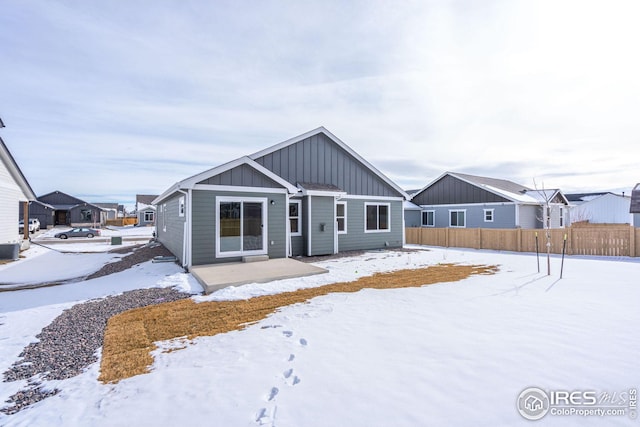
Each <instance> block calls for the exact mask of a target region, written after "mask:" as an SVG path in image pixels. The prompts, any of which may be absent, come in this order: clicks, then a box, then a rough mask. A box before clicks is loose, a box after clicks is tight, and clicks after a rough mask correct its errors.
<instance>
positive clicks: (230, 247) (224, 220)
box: [216, 197, 267, 257]
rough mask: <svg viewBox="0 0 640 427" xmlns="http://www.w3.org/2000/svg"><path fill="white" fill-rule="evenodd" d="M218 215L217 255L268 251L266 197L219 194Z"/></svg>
mask: <svg viewBox="0 0 640 427" xmlns="http://www.w3.org/2000/svg"><path fill="white" fill-rule="evenodd" d="M216 217H217V221H216V222H217V226H216V256H218V257H231V256H243V255H264V254H266V253H267V246H266V244H265V241H266V231H267V228H266V219H267V199H266V198H265V199H263V198H256V197H247V198H240V197H227V198H222V197H219V198H218V201H217V204H216Z"/></svg>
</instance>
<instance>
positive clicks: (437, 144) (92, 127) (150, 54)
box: [0, 0, 640, 194]
mask: <svg viewBox="0 0 640 427" xmlns="http://www.w3.org/2000/svg"><path fill="white" fill-rule="evenodd" d="M639 8H640V6H638V5H637V3H636V2H633V1H612V2H609V3H607V4H606V5H604V4H603V3H601V2H595V1H593V2H592V1H565V0H563V1H553V2H552V1H538V2H526V1H492V2H466V1H436V0H433V1H427V2H423V1H415V2H402V3H391V2H382V1H378V2H365V1H356V2H350V3H348V4H347V3H344V2H337V1H335V2H333V1H326V2H294V1H291V2H276V1H266V2H232V1H228V2H222V1H220V2H219V1H216V2H196V1H194V2H190V1H186V2H181V3H180V4H175V3H170V2H163V1H158V2H154V7H148V4H147V3H146V2H129V3H127V4H126V5H123V4H121V3H106V4H105V3H91V2H67V1H57V2H49V1H46V2H45V1H41V2H29V3H24V2H18V1H16V0H12V1H11V0H10V1H9V2H8V4H7V5H5V6H4V7H3V13H2V15H1V16H0V43H1V45H2V46H3V49H4V48H5V47H6V52H5V51H4V50H3V55H4V56H5V57H6V61H7V63H10V64H12V66H11V67H3V68H2V70H0V77H1V78H2V81H3V97H2V99H0V114H1V115H2V117H3V119H4V121H5V123H6V124H7V128H6V129H3V131H2V135H3V137H4V139H5V141H6V142H7V144H8V145H9V146H10V148H11V149H12V152H13V153H14V155H15V157H16V158H17V159H18V161H19V163H20V164H21V165H22V166H23V171H24V172H25V174H26V175H27V177H28V179H29V180H30V182H31V184H32V186H33V187H34V188H35V190H36V192H37V193H43V192H45V191H46V190H51V189H60V190H62V191H67V192H70V193H85V194H100V193H102V192H103V193H104V194H113V192H114V191H113V187H114V186H116V187H118V188H126V189H127V191H130V192H131V193H132V194H135V193H136V192H138V193H140V192H159V191H162V190H163V189H164V188H166V187H168V186H169V185H171V184H172V183H173V182H175V181H176V180H178V179H182V178H185V177H186V176H188V175H191V174H193V173H197V172H200V171H202V170H204V169H206V168H208V167H211V166H215V165H217V164H220V163H223V162H225V161H228V160H230V159H232V158H234V157H237V156H240V155H243V154H248V153H251V152H253V151H256V150H259V149H261V148H264V147H266V146H268V145H271V144H274V143H277V142H279V141H282V140H284V139H287V138H289V137H292V136H294V135H296V134H299V133H302V132H305V131H307V130H309V129H312V128H315V127H317V126H319V125H324V126H326V127H328V128H329V129H330V130H332V131H333V132H334V133H335V134H336V135H337V136H339V137H340V138H341V139H343V140H344V141H345V142H347V143H348V144H349V145H351V146H353V148H354V149H356V151H358V152H360V153H361V154H362V155H363V156H364V157H365V158H367V159H368V160H370V161H371V162H372V163H373V164H374V165H386V166H388V167H389V169H384V168H383V167H382V166H381V167H380V169H382V170H383V172H385V173H386V174H388V175H389V176H390V177H392V178H393V179H396V180H397V181H398V183H399V184H400V185H403V186H406V187H421V186H423V185H424V184H426V183H428V182H429V181H431V180H432V179H433V178H435V177H436V176H438V175H440V174H441V173H442V172H444V171H445V170H458V171H463V172H464V171H466V172H470V173H473V172H474V171H482V172H483V173H484V174H486V175H490V176H495V177H499V178H506V179H513V180H516V181H519V182H521V183H523V184H530V183H531V180H532V179H533V178H534V177H536V178H537V179H545V177H546V180H547V181H548V183H549V185H552V186H558V187H562V188H571V189H579V188H582V189H585V190H590V189H602V188H625V187H629V188H630V187H631V186H633V185H634V184H635V182H637V181H638V180H640V178H639V177H638V176H637V175H636V173H637V172H636V171H637V169H638V168H637V164H636V163H634V162H632V161H630V160H627V159H628V158H629V156H628V153H629V152H631V151H632V150H633V148H634V147H635V146H637V143H638V142H640V141H638V139H639V135H640V124H638V122H637V117H638V113H639V112H640V111H638V110H639V108H638V106H639V104H638V102H637V100H638V99H640V85H639V84H638V81H637V80H638V79H637V76H638V75H640V58H639V57H638V56H637V55H635V54H634V52H635V50H636V46H635V44H636V41H637V40H638V39H640V28H639V27H638V26H637V25H636V21H637V16H638V15H639V13H638V12H640V9H639ZM389 147H393V150H389ZM69 156H70V157H71V158H72V159H76V158H78V157H80V158H86V159H87V160H86V161H85V162H82V161H81V162H76V161H74V162H73V163H72V164H69V165H66V166H63V165H65V163H64V161H65V159H66V158H68V157H69ZM403 160H404V161H408V160H411V161H412V162H413V163H412V166H411V168H407V167H403V166H402V161H403ZM123 165H124V166H123ZM505 165H508V167H506V166H505ZM60 168H64V173H58V171H59V169H60ZM407 169H410V170H411V173H410V174H409V173H407ZM115 170H117V171H118V173H117V174H116V175H115V176H114V171H115ZM88 175H90V176H92V177H93V179H92V180H83V179H79V177H82V176H88ZM549 181H550V182H549ZM131 183H133V187H132V186H131V185H132V184H131ZM51 186H53V187H55V188H51Z"/></svg>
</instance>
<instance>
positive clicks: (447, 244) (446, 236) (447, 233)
mask: <svg viewBox="0 0 640 427" xmlns="http://www.w3.org/2000/svg"><path fill="white" fill-rule="evenodd" d="M444 247H445V248H448V247H449V227H447V228H445V233H444Z"/></svg>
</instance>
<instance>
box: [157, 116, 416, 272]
mask: <svg viewBox="0 0 640 427" xmlns="http://www.w3.org/2000/svg"><path fill="white" fill-rule="evenodd" d="M407 197H408V196H407V194H406V193H405V192H404V191H403V190H402V189H401V188H400V187H398V185H396V184H395V183H393V182H392V181H391V180H390V179H389V178H387V177H386V176H385V175H383V174H382V173H381V172H380V171H379V170H378V169H376V168H375V167H373V166H372V165H371V164H370V163H369V162H367V161H366V160H365V159H363V158H362V157H361V156H360V155H359V154H357V153H356V152H355V151H354V150H353V149H351V148H350V147H349V146H347V144H345V143H344V142H342V141H341V140H340V139H338V138H337V137H336V136H335V135H333V134H332V133H331V132H329V131H328V130H327V129H325V128H323V127H320V128H318V129H315V130H312V131H310V132H307V133H304V134H302V135H299V136H297V137H295V138H292V139H289V140H287V141H284V142H281V143H279V144H276V145H274V146H272V147H269V148H266V149H264V150H262V151H259V152H257V153H254V154H252V155H249V156H246V157H240V158H239V159H236V160H233V161H231V162H228V163H225V164H223V165H220V166H217V167H215V168H213V169H209V170H207V171H204V172H202V173H199V174H197V175H194V176H192V177H190V178H187V179H185V180H183V181H180V182H178V183H176V184H174V185H173V186H172V187H170V188H169V189H167V190H166V191H165V192H164V193H162V194H161V195H160V196H158V197H157V198H156V199H155V200H154V204H156V206H157V208H158V216H157V221H156V234H157V236H158V240H159V241H160V242H162V243H163V244H164V245H165V246H166V247H167V248H168V249H169V250H170V251H171V252H173V254H174V255H176V256H177V257H178V258H179V259H180V260H181V261H182V264H183V265H185V266H187V267H190V266H192V265H199V264H212V263H220V262H231V261H239V260H241V259H242V258H243V257H248V256H254V255H258V256H264V255H267V256H268V257H269V258H285V257H290V256H313V255H326V254H334V253H337V252H339V251H346V250H362V249H378V248H386V247H401V246H402V245H403V240H404V221H403V207H402V203H403V201H404V200H405V199H406V198H407Z"/></svg>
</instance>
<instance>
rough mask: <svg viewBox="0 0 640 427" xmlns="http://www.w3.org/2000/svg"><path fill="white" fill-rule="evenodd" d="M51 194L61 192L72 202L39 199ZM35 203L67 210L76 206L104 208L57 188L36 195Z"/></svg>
mask: <svg viewBox="0 0 640 427" xmlns="http://www.w3.org/2000/svg"><path fill="white" fill-rule="evenodd" d="M52 194H62V195H64V196H66V197H68V198H69V199H70V201H71V202H72V203H48V202H45V201H44V200H41V199H44V198H45V197H47V196H50V195H52ZM35 203H38V204H40V205H42V206H45V207H48V208H50V209H55V210H69V209H73V208H76V207H78V206H91V207H94V208H96V209H98V210H101V211H103V210H105V209H104V208H102V207H100V206H98V205H95V204H93V203H89V202H85V201H84V200H82V199H79V198H77V197H75V196H71V195H69V194H67V193H63V192H62V191H59V190H56V191H52V192H50V193H47V194H43V195H41V196H38V198H37V199H36V200H35Z"/></svg>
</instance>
